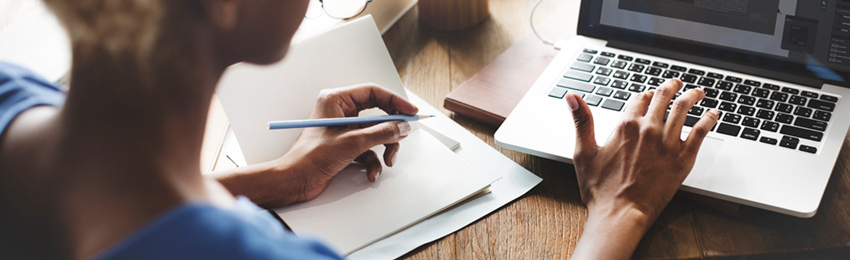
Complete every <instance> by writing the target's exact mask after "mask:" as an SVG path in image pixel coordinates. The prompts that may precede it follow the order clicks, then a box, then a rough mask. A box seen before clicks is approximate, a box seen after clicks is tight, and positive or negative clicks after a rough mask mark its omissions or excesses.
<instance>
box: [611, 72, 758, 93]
mask: <svg viewBox="0 0 850 260" xmlns="http://www.w3.org/2000/svg"><path fill="white" fill-rule="evenodd" d="M600 69H602V68H600ZM753 96H757V97H760V98H767V97H768V96H770V90H767V89H763V88H757V89H753Z"/></svg>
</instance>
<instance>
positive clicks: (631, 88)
mask: <svg viewBox="0 0 850 260" xmlns="http://www.w3.org/2000/svg"><path fill="white" fill-rule="evenodd" d="M644 90H646V86H644V85H641V84H637V83H632V85H630V86H629V91H631V92H643V91H644Z"/></svg>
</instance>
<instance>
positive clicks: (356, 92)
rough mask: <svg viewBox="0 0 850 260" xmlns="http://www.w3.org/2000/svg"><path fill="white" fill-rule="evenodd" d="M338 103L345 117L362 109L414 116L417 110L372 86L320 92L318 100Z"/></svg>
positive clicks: (390, 93) (398, 98) (392, 94)
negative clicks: (375, 109) (377, 109)
mask: <svg viewBox="0 0 850 260" xmlns="http://www.w3.org/2000/svg"><path fill="white" fill-rule="evenodd" d="M323 99H330V100H332V101H340V102H341V103H340V104H342V107H341V108H342V110H343V112H344V113H345V114H346V115H349V116H353V115H357V112H360V111H361V110H364V109H369V108H374V107H377V108H380V109H381V110H383V111H384V112H386V113H387V114H391V115H392V114H397V113H401V114H405V115H415V114H416V113H417V112H419V108H417V107H416V106H414V105H413V104H411V103H410V102H408V101H407V100H405V99H404V98H402V97H401V96H399V95H396V94H395V93H393V92H391V91H390V90H388V89H385V88H382V87H379V86H376V85H374V84H365V85H355V86H349V87H344V88H337V89H330V90H326V91H323V92H322V95H321V97H320V100H323Z"/></svg>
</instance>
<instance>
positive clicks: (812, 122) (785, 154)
mask: <svg viewBox="0 0 850 260" xmlns="http://www.w3.org/2000/svg"><path fill="white" fill-rule="evenodd" d="M578 19H579V20H578V28H577V32H578V35H577V36H576V37H573V38H571V39H569V40H567V41H559V43H558V44H556V46H559V47H560V51H559V53H558V55H557V56H556V57H555V58H554V60H553V61H552V62H551V64H549V66H548V67H547V68H546V69H545V71H544V72H543V73H542V74H541V75H540V77H539V79H538V80H537V81H536V82H535V83H534V85H533V86H532V87H531V88H530V90H529V91H528V92H527V93H526V95H525V96H524V97H523V98H522V100H521V101H520V103H519V104H518V105H517V107H516V108H515V109H514V110H513V111H512V112H511V114H510V116H508V118H507V119H506V120H505V122H504V123H503V124H502V125H501V127H500V128H499V129H498V131H497V132H496V134H495V139H496V143H497V144H498V145H499V146H502V147H505V148H509V149H513V150H517V151H520V152H524V153H528V154H532V155H536V156H540V157H544V158H549V159H552V160H557V161H562V162H567V163H572V156H573V151H574V148H575V127H574V125H573V119H572V117H571V113H570V110H569V108H568V107H567V104H566V101H565V100H564V99H563V98H564V95H565V94H566V93H578V94H579V95H581V96H582V97H583V99H584V100H585V102H587V103H588V104H589V105H590V106H591V110H592V113H593V117H594V123H595V131H596V138H597V142H598V143H599V144H600V145H601V144H604V143H605V142H606V140H607V139H608V138H609V136H610V135H611V133H612V132H613V129H614V128H615V127H616V125H617V124H618V123H619V121H620V118H621V117H622V114H623V111H624V110H625V109H626V107H627V106H628V105H629V100H630V99H631V98H633V97H635V96H636V94H637V93H640V92H644V91H648V90H651V89H654V88H657V87H658V86H659V85H660V84H661V83H662V82H664V80H666V79H669V78H679V79H681V80H682V81H683V82H684V87H683V91H684V90H687V89H692V88H697V87H703V88H704V89H705V92H706V98H705V99H703V100H702V101H700V102H698V103H697V105H695V106H694V107H693V108H691V109H690V111H688V117H687V120H686V121H685V127H684V130H683V133H682V136H683V138H684V137H685V136H687V134H688V132H689V131H690V129H691V128H690V126H693V124H694V123H695V122H696V121H697V120H698V118H700V116H701V115H702V114H703V113H706V112H707V111H708V110H709V109H711V108H717V109H719V110H720V112H721V115H720V120H719V121H718V123H717V125H715V127H714V129H712V131H711V132H710V133H709V134H708V136H707V137H706V139H705V141H704V142H703V145H702V147H701V149H700V152H699V154H698V156H697V161H696V164H695V165H694V168H693V170H692V171H691V173H690V175H689V176H688V178H687V179H685V181H684V183H683V186H682V188H681V189H682V190H685V191H688V192H693V193H696V194H701V195H705V196H709V197H713V198H718V199H723V200H727V201H731V202H735V203H740V204H743V205H747V206H752V207H756V208H761V209H765V210H769V211H774V212H779V213H782V214H787V215H791V216H796V217H800V218H808V217H812V216H814V215H815V213H816V212H817V209H818V205H819V204H820V201H821V198H822V197H823V193H824V189H825V188H826V184H827V182H828V180H829V178H830V175H831V173H832V170H833V167H834V165H835V162H836V159H837V157H838V153H839V150H840V149H841V146H842V144H843V143H844V138H845V135H846V133H847V129H848V126H850V116H847V115H845V114H844V113H848V112H850V102H848V96H850V89H848V86H850V84H848V80H850V54H848V52H850V3H847V4H845V3H844V2H840V1H793V0H759V1H744V0H728V1H727V0H724V1H710V0H680V1H672V0H671V1H660V0H582V1H581V10H580V15H579V17H578ZM677 96H678V95H677Z"/></svg>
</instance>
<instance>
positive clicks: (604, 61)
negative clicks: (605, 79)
mask: <svg viewBox="0 0 850 260" xmlns="http://www.w3.org/2000/svg"><path fill="white" fill-rule="evenodd" d="M610 61H611V59H609V58H605V57H599V58H596V60H595V61H593V64H597V65H602V66H605V65H608V62H610Z"/></svg>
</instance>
